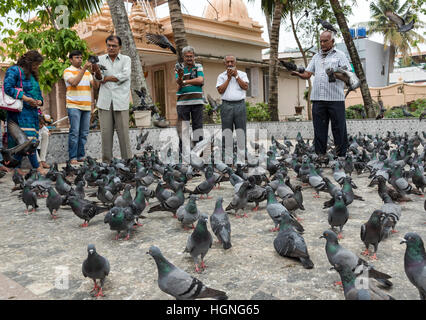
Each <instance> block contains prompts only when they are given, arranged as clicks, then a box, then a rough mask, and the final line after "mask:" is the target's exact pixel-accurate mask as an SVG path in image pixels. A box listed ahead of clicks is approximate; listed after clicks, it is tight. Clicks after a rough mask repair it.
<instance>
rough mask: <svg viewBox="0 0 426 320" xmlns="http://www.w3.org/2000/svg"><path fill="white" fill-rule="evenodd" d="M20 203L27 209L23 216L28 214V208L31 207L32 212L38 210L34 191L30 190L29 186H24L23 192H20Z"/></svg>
mask: <svg viewBox="0 0 426 320" xmlns="http://www.w3.org/2000/svg"><path fill="white" fill-rule="evenodd" d="M22 201H23V202H24V203H25V206H26V207H27V209H26V210H25V214H28V207H29V206H32V207H33V210H32V212H35V211H36V208H38V205H37V195H36V194H35V192H34V191H32V190H31V189H30V186H28V185H25V186H24V190H23V192H22Z"/></svg>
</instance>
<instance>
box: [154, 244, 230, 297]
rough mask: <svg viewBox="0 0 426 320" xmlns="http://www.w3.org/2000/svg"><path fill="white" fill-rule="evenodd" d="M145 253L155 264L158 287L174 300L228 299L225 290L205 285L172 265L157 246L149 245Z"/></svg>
mask: <svg viewBox="0 0 426 320" xmlns="http://www.w3.org/2000/svg"><path fill="white" fill-rule="evenodd" d="M147 254H150V255H151V256H152V257H153V258H154V260H155V263H156V264H157V271H158V287H159V288H160V290H161V291H163V292H165V293H167V294H169V295H171V296H172V297H175V298H176V300H195V299H203V298H213V299H217V300H227V299H228V296H227V295H226V293H225V292H223V291H220V290H216V289H212V288H209V287H207V286H206V285H204V284H203V283H202V282H201V281H200V280H198V279H197V278H194V277H193V276H191V275H189V274H188V273H186V272H185V271H183V270H182V269H180V268H178V267H176V266H174V265H173V264H172V263H171V262H170V261H168V260H167V259H166V258H165V257H164V256H163V254H162V253H161V251H160V249H159V248H158V247H156V246H151V247H150V248H149V251H148V252H147Z"/></svg>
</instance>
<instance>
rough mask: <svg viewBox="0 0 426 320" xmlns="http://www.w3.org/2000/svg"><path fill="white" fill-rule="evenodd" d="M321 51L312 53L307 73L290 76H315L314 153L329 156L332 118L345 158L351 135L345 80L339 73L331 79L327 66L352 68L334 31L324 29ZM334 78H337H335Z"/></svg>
mask: <svg viewBox="0 0 426 320" xmlns="http://www.w3.org/2000/svg"><path fill="white" fill-rule="evenodd" d="M320 46H321V50H320V51H319V52H318V53H317V54H316V55H314V56H313V58H312V60H311V62H310V63H309V65H308V67H307V68H306V70H305V72H304V73H299V72H296V71H293V72H292V73H291V75H293V76H298V77H300V78H302V79H305V80H307V79H309V78H310V77H311V76H312V75H315V78H314V82H313V88H312V92H311V96H310V99H311V101H312V103H313V106H312V120H313V125H314V145H315V152H316V153H317V154H318V155H319V156H320V157H322V158H325V157H326V150H327V138H328V123H329V122H330V121H331V131H332V133H333V138H334V144H335V148H336V154H337V156H338V157H345V156H346V151H347V149H348V134H347V131H346V117H345V93H344V88H345V84H344V82H343V81H342V80H341V79H339V78H338V76H337V75H336V77H335V79H333V78H332V77H330V78H329V76H328V75H327V72H326V70H327V69H334V70H335V69H336V68H337V67H346V68H347V70H351V69H352V67H351V65H350V63H349V60H348V59H347V58H346V56H345V54H344V53H343V52H342V51H340V50H337V49H336V48H335V47H334V33H333V32H331V31H324V32H322V33H321V36H320ZM333 80H334V81H333Z"/></svg>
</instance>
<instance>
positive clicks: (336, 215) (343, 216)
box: [328, 191, 349, 239]
mask: <svg viewBox="0 0 426 320" xmlns="http://www.w3.org/2000/svg"><path fill="white" fill-rule="evenodd" d="M348 219H349V212H348V208H346V205H345V202H344V201H343V194H342V192H341V191H339V192H337V194H336V196H335V198H334V205H333V206H332V207H331V208H329V209H328V223H329V224H330V226H331V229H332V230H333V231H334V227H339V229H340V230H339V233H338V238H339V239H341V238H342V229H343V226H344V225H345V224H346V222H347V221H348Z"/></svg>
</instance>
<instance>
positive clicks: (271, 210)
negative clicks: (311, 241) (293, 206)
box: [266, 186, 305, 232]
mask: <svg viewBox="0 0 426 320" xmlns="http://www.w3.org/2000/svg"><path fill="white" fill-rule="evenodd" d="M266 192H267V193H268V195H267V204H266V211H267V212H268V214H269V216H270V217H271V219H272V221H273V222H274V225H275V227H274V228H273V229H271V230H270V231H272V232H273V231H278V229H279V224H280V223H281V218H282V216H283V215H290V213H289V212H288V211H287V209H286V208H285V207H284V206H283V205H282V204H281V203H279V202H278V201H277V199H276V198H275V194H274V191H273V190H272V188H271V187H270V186H267V187H266ZM290 216H291V215H290ZM292 224H293V226H294V227H295V228H296V230H297V231H298V232H303V231H305V230H304V228H303V226H302V225H301V224H300V223H299V222H298V221H297V220H296V219H292Z"/></svg>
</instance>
